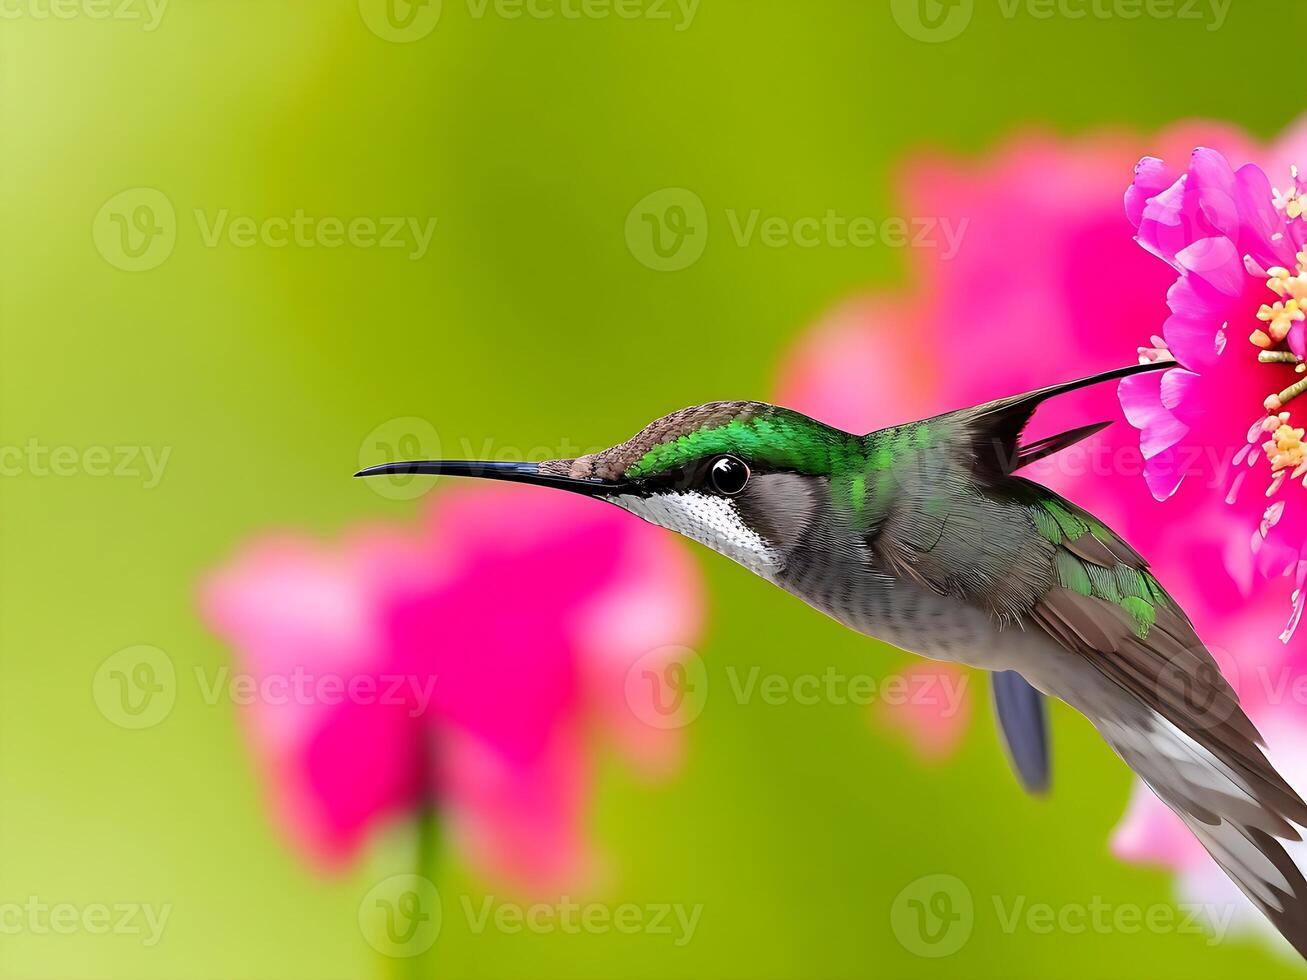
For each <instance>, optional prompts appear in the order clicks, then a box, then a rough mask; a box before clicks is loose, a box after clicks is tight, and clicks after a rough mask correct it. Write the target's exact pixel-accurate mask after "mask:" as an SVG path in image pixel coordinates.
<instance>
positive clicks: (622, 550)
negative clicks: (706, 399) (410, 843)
mask: <svg viewBox="0 0 1307 980" xmlns="http://www.w3.org/2000/svg"><path fill="white" fill-rule="evenodd" d="M700 588H701V587H700V582H699V580H698V575H697V571H696V569H695V567H694V566H693V564H692V562H691V561H690V559H689V557H688V555H687V554H686V551H685V549H684V548H683V546H681V545H680V544H679V543H678V542H676V541H675V539H673V538H672V537H670V536H669V535H665V534H663V533H661V532H660V531H658V530H657V529H655V528H652V527H648V526H646V525H643V524H641V523H640V522H638V521H633V520H631V518H630V517H629V515H626V514H623V513H622V512H620V511H618V510H616V509H615V508H610V507H607V506H604V505H602V504H599V503H597V502H594V501H588V500H584V499H581V498H579V497H571V496H567V495H564V494H549V493H543V492H539V491H535V492H532V491H531V490H529V489H522V488H513V487H506V488H490V489H485V488H477V489H474V490H464V491H454V492H450V493H442V494H439V495H437V496H436V497H435V499H434V502H433V504H432V505H431V507H430V509H429V511H428V513H427V515H426V520H425V522H424V523H423V524H422V526H420V527H418V528H414V529H412V530H399V529H395V528H379V527H364V528H358V529H355V530H353V531H351V532H350V533H349V534H348V535H347V536H346V537H345V539H344V541H343V542H341V543H340V544H339V545H336V546H330V547H329V546H326V545H323V544H320V543H318V542H316V541H314V540H312V539H310V538H308V537H305V536H301V535H295V534H283V535H268V536H265V537H262V538H260V539H258V540H256V541H254V542H252V543H250V544H248V545H247V546H245V547H244V548H243V549H242V550H241V551H240V552H239V554H238V555H237V556H236V557H235V558H234V559H233V560H232V561H230V562H229V563H228V564H227V565H226V566H224V567H223V568H221V569H219V570H217V571H216V572H215V573H214V574H212V575H211V576H210V577H209V578H208V579H207V580H206V581H205V582H204V584H203V588H202V608H203V613H204V616H205V618H206V620H207V622H208V623H209V625H210V626H211V627H212V629H213V630H214V631H215V632H217V633H218V634H219V635H220V636H221V637H223V639H225V640H226V641H227V642H228V643H230V644H231V645H232V647H233V648H234V651H235V654H236V661H237V666H238V669H240V670H242V671H244V672H247V673H248V675H249V676H250V678H251V679H252V682H253V686H254V690H255V691H256V692H257V695H256V696H255V697H254V698H253V699H252V701H251V703H250V705H249V708H248V709H247V710H246V712H245V715H244V721H245V723H246V727H247V729H248V734H249V738H250V741H251V743H252V746H253V749H254V753H255V755H256V756H257V758H258V759H259V761H260V763H261V766H262V768H263V770H264V776H265V780H266V782H267V785H268V790H269V794H270V796H271V797H272V800H273V803H274V806H275V809H276V812H277V815H278V818H279V822H280V823H281V824H282V825H283V826H284V827H285V829H286V830H287V832H288V833H289V834H290V836H291V837H292V838H293V840H294V841H295V843H297V844H298V845H300V846H302V847H303V848H305V849H306V850H307V851H308V852H309V853H310V854H311V855H312V856H313V857H315V858H317V859H319V860H321V861H322V862H324V863H328V864H335V863H339V862H341V861H343V860H345V859H346V858H348V857H350V856H352V855H353V854H354V853H355V852H356V851H357V850H358V849H359V848H360V846H361V845H362V844H363V842H364V841H365V839H366V838H367V836H368V835H369V834H370V833H371V832H372V831H373V830H374V829H376V828H378V827H380V826H382V825H384V824H386V823H388V822H391V821H395V820H400V819H403V818H404V817H406V816H407V815H411V813H412V812H413V811H414V810H415V809H416V808H417V807H419V806H420V805H422V804H423V803H424V802H425V801H430V802H434V804H435V805H436V806H437V807H438V808H439V810H440V813H441V817H442V819H443V820H444V821H445V822H446V823H447V824H448V826H449V827H450V829H451V832H452V836H453V838H454V839H455V841H456V842H457V843H458V844H459V845H460V846H461V847H462V849H463V850H464V851H465V852H466V853H467V854H468V856H469V858H470V860H471V861H472V862H473V863H474V864H475V865H476V866H477V867H478V868H480V869H481V870H482V871H484V872H487V873H489V874H491V875H492V876H497V877H501V878H505V879H507V880H509V881H510V882H511V883H514V884H516V885H518V886H521V887H524V888H527V889H531V890H543V889H548V888H553V887H557V886H560V885H564V884H566V883H568V882H571V881H575V880H576V879H577V878H579V877H580V876H581V875H582V874H583V873H584V872H585V870H586V869H587V865H588V860H587V859H588V856H589V849H588V846H587V843H586V837H585V834H584V832H583V823H584V804H585V802H586V799H587V797H588V793H589V770H590V766H589V765H588V764H587V762H586V751H585V737H586V732H587V729H588V727H590V726H591V724H592V723H597V724H599V725H600V726H602V727H603V728H604V729H605V730H606V731H607V732H608V733H609V734H610V735H611V736H612V737H613V738H614V740H615V741H616V743H617V744H618V746H619V748H620V749H621V750H622V751H623V752H624V754H625V755H626V756H627V757H628V758H630V759H632V760H633V761H634V762H635V763H636V764H637V765H639V766H640V767H641V768H642V769H643V770H645V771H646V772H650V773H660V772H665V771H667V770H668V769H669V768H671V767H672V766H674V765H675V763H676V762H677V759H678V750H679V741H678V738H677V732H676V730H675V728H674V727H671V726H665V725H664V726H652V725H649V724H646V722H645V721H642V720H641V719H642V718H648V717H649V714H648V712H649V710H650V709H649V706H646V705H642V704H639V703H632V699H633V698H639V697H640V696H641V692H642V691H646V690H647V691H648V692H649V697H651V698H652V696H653V694H654V692H653V691H652V690H650V689H648V688H645V687H642V686H640V685H627V684H626V677H627V674H628V672H629V671H630V670H632V669H633V668H635V667H636V666H637V665H639V664H642V663H647V662H652V661H658V662H660V663H661V662H662V661H664V660H666V659H667V658H669V657H675V656H679V655H680V654H681V651H682V648H681V647H679V646H672V645H678V644H685V643H687V642H692V641H693V640H694V638H695V637H696V636H697V633H698V630H699V626H700V619H701V609H700V603H699V595H700Z"/></svg>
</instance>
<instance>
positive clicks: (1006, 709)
mask: <svg viewBox="0 0 1307 980" xmlns="http://www.w3.org/2000/svg"><path fill="white" fill-rule="evenodd" d="M993 686H994V712H995V714H997V715H998V727H999V732H1000V733H1001V734H1002V736H1003V744H1004V746H1006V748H1007V756H1008V761H1009V762H1011V763H1012V768H1013V770H1015V772H1016V774H1017V778H1018V779H1019V780H1020V781H1021V785H1022V787H1024V788H1025V790H1026V792H1028V793H1037V794H1042V793H1046V792H1048V787H1049V784H1050V782H1051V776H1050V774H1049V768H1050V764H1051V759H1050V756H1049V751H1048V743H1049V736H1048V711H1047V708H1046V706H1045V704H1044V695H1043V694H1041V693H1040V692H1039V691H1037V690H1035V689H1034V688H1033V687H1031V686H1030V682H1029V681H1027V680H1026V679H1025V678H1024V677H1022V676H1021V675H1020V674H1019V673H1017V672H1016V671H1015V670H1000V671H997V672H996V673H995V674H994V676H993Z"/></svg>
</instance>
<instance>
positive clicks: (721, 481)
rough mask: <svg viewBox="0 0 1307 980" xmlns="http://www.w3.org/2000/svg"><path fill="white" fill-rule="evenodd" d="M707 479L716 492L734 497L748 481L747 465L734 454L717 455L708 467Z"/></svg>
mask: <svg viewBox="0 0 1307 980" xmlns="http://www.w3.org/2000/svg"><path fill="white" fill-rule="evenodd" d="M708 479H709V481H710V482H711V483H712V486H713V489H714V490H716V491H717V492H718V493H720V494H722V495H723V496H726V497H734V496H735V495H736V494H737V493H739V492H740V491H741V490H743V489H744V485H745V484H746V483H748V482H749V467H748V466H747V465H746V464H745V462H744V460H742V459H739V458H737V457H735V456H718V457H717V458H716V459H714V460H713V461H712V465H711V466H709V467H708Z"/></svg>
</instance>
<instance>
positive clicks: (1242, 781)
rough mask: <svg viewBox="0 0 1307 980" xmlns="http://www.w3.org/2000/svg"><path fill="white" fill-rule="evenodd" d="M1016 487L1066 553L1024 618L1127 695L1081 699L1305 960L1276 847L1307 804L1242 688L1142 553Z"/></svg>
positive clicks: (1305, 922) (1296, 896)
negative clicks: (1275, 762)
mask: <svg viewBox="0 0 1307 980" xmlns="http://www.w3.org/2000/svg"><path fill="white" fill-rule="evenodd" d="M1013 482H1018V481H1016V480H1015V479H1014V481H1013ZM1019 482H1020V483H1021V484H1024V485H1025V487H1027V488H1030V491H1031V498H1032V504H1031V506H1032V507H1033V508H1034V509H1033V510H1032V517H1033V519H1034V520H1035V521H1036V526H1037V527H1038V529H1039V531H1040V534H1041V535H1042V536H1044V537H1045V538H1046V539H1048V540H1050V541H1051V542H1052V543H1053V544H1054V546H1055V547H1056V548H1057V558H1056V559H1055V560H1056V562H1057V583H1056V584H1055V585H1054V586H1053V588H1051V589H1049V591H1048V594H1047V595H1046V596H1044V597H1043V598H1042V599H1041V600H1040V601H1039V602H1038V603H1037V604H1036V605H1035V607H1034V609H1032V610H1031V614H1030V617H1029V622H1031V623H1033V624H1035V625H1036V626H1038V627H1039V628H1041V629H1043V630H1044V631H1045V632H1046V633H1047V634H1048V636H1050V637H1051V638H1052V639H1053V640H1054V641H1055V642H1056V643H1057V644H1058V645H1059V646H1060V647H1061V648H1063V649H1064V650H1066V651H1067V652H1069V653H1071V654H1072V655H1074V656H1076V657H1078V658H1081V659H1082V660H1083V661H1084V662H1086V663H1088V664H1089V665H1090V666H1092V667H1093V669H1094V670H1095V671H1097V672H1098V673H1099V674H1101V675H1102V676H1103V677H1104V678H1106V679H1107V680H1109V681H1111V686H1110V687H1109V688H1108V690H1115V691H1119V692H1120V695H1119V696H1117V697H1115V698H1112V699H1109V703H1101V704H1094V705H1093V706H1092V707H1088V708H1086V706H1085V705H1081V706H1080V707H1082V709H1083V710H1086V713H1087V714H1089V715H1090V720H1091V721H1093V722H1094V725H1095V727H1097V728H1098V730H1099V731H1100V732H1101V733H1102V734H1103V736H1104V737H1105V738H1106V739H1107V741H1108V742H1109V744H1111V746H1112V747H1113V748H1114V749H1115V750H1116V751H1117V753H1118V754H1119V755H1120V756H1121V758H1122V759H1124V760H1125V762H1126V763H1127V764H1128V765H1129V766H1130V767H1131V768H1132V769H1134V771H1135V772H1136V773H1138V774H1139V776H1140V777H1141V778H1142V779H1143V780H1144V782H1146V783H1147V784H1148V785H1149V787H1150V788H1151V789H1152V790H1153V792H1154V793H1156V794H1157V795H1158V797H1159V798H1161V800H1162V801H1163V802H1164V803H1166V804H1167V806H1169V807H1170V808H1171V809H1172V810H1174V811H1175V812H1176V813H1177V814H1178V815H1179V816H1180V818H1181V819H1182V820H1183V821H1184V822H1185V823H1186V824H1187V825H1188V826H1189V828H1190V829H1191V830H1192V831H1193V833H1194V834H1195V836H1197V838H1198V840H1199V841H1200V842H1201V843H1202V844H1203V846H1204V847H1205V848H1206V849H1207V851H1208V853H1210V854H1211V855H1212V857H1213V858H1214V859H1215V860H1216V862H1217V864H1219V865H1220V866H1221V868H1222V869H1223V870H1224V871H1225V873H1226V874H1228V875H1229V876H1230V878H1231V879H1232V880H1233V881H1234V882H1235V884H1237V885H1238V886H1239V888H1240V889H1241V890H1242V891H1243V892H1244V894H1245V895H1247V896H1248V898H1249V899H1250V900H1251V901H1252V902H1253V903H1254V904H1255V905H1257V906H1258V907H1259V908H1260V909H1261V910H1262V912H1263V913H1265V914H1266V916H1267V917H1268V918H1269V919H1270V920H1271V922H1272V923H1274V924H1275V926H1276V928H1278V929H1279V930H1280V932H1281V933H1282V934H1283V935H1284V936H1285V938H1286V939H1288V940H1289V942H1290V943H1292V944H1293V945H1294V947H1295V948H1297V949H1298V951H1299V952H1300V953H1302V954H1303V955H1304V956H1307V881H1304V879H1303V875H1302V872H1301V870H1299V868H1298V867H1297V866H1296V865H1295V864H1294V862H1293V861H1292V859H1291V858H1290V857H1289V855H1288V853H1287V852H1286V851H1285V848H1284V845H1283V844H1282V843H1281V841H1282V840H1288V841H1296V840H1300V839H1301V835H1300V832H1299V830H1298V827H1302V826H1307V805H1304V803H1303V801H1302V799H1301V798H1300V797H1299V796H1298V794H1297V793H1296V792H1295V791H1294V790H1293V789H1292V788H1291V787H1290V786H1289V784H1288V783H1286V782H1285V780H1284V779H1283V778H1282V777H1281V776H1280V774H1279V773H1278V772H1276V770H1275V768H1274V767H1273V766H1272V765H1271V763H1270V762H1269V761H1268V760H1267V758H1266V756H1265V754H1264V753H1263V751H1262V745H1263V744H1264V743H1263V741H1262V738H1261V736H1260V734H1259V733H1258V731H1257V729H1256V728H1255V727H1254V726H1253V723H1252V722H1251V721H1250V720H1249V718H1248V716H1247V715H1246V714H1244V711H1243V709H1242V708H1241V707H1240V706H1239V699H1238V695H1237V694H1236V693H1235V691H1234V689H1233V688H1232V687H1231V686H1230V685H1229V683H1228V682H1227V681H1226V679H1225V678H1224V677H1223V676H1222V674H1221V671H1220V668H1219V667H1218V666H1217V663H1216V661H1215V659H1214V658H1213V657H1212V655H1211V653H1210V652H1209V651H1208V650H1207V648H1206V647H1205V646H1204V645H1203V643H1202V641H1201V640H1200V639H1199V638H1198V635H1197V633H1196V632H1195V631H1194V628H1193V625H1192V624H1191V623H1190V621H1189V619H1188V617H1187V616H1185V614H1184V612H1183V611H1182V610H1181V609H1180V607H1179V605H1177V604H1176V602H1175V600H1173V599H1172V598H1171V597H1170V596H1169V595H1168V594H1167V593H1166V591H1165V590H1164V589H1163V588H1162V586H1161V584H1160V583H1159V582H1158V581H1157V579H1156V578H1154V577H1153V575H1152V573H1151V572H1149V571H1148V568H1147V565H1146V564H1145V562H1144V560H1143V559H1142V558H1140V557H1139V555H1138V554H1136V553H1135V552H1134V550H1133V549H1131V548H1130V547H1129V545H1127V544H1126V543H1125V542H1124V541H1122V540H1121V538H1119V537H1118V536H1117V535H1115V534H1114V533H1113V532H1111V531H1110V530H1109V529H1107V528H1106V527H1104V526H1103V525H1102V524H1101V523H1100V522H1099V521H1097V520H1096V519H1094V518H1093V517H1092V516H1091V515H1089V514H1088V513H1086V512H1085V511H1083V510H1080V509H1079V508H1077V507H1075V506H1074V505H1073V504H1071V503H1069V502H1068V501H1066V500H1063V499H1062V498H1061V497H1058V496H1057V495H1056V494H1054V493H1052V491H1049V490H1046V489H1044V488H1043V487H1037V486H1036V485H1035V484H1031V483H1028V482H1027V481H1024V480H1021V481H1019ZM1041 514H1042V515H1046V516H1043V517H1041V516H1039V515H1041ZM1047 516H1051V517H1052V521H1049V520H1048V519H1047ZM1295 824H1296V825H1298V827H1295V826H1294V825H1295Z"/></svg>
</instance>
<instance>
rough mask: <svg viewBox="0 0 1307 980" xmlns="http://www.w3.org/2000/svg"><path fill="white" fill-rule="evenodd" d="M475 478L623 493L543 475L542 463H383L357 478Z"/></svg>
mask: <svg viewBox="0 0 1307 980" xmlns="http://www.w3.org/2000/svg"><path fill="white" fill-rule="evenodd" d="M413 474H418V475H422V476H473V477H478V478H480V479H482V480H507V481H509V482H510V483H530V484H532V485H534V486H538V487H554V488H556V489H558V490H570V491H571V492H572V493H580V494H585V495H586V496H590V497H606V496H609V495H611V494H614V493H618V492H620V489H621V484H619V483H610V482H608V481H606V480H578V479H575V478H573V477H570V476H561V475H559V474H557V473H549V472H543V471H541V469H540V464H539V463H492V462H480V461H477V460H451V459H427V460H415V461H413V462H408V463H381V464H380V465H378V466H369V467H368V468H367V469H363V470H359V471H358V472H357V473H355V474H354V475H355V476H409V475H413Z"/></svg>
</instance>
